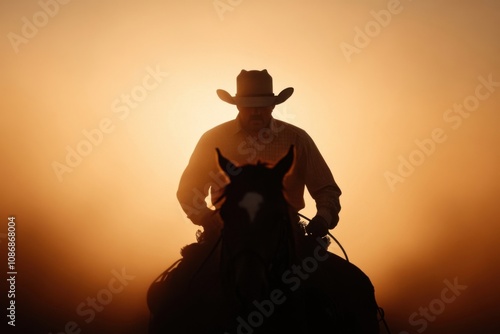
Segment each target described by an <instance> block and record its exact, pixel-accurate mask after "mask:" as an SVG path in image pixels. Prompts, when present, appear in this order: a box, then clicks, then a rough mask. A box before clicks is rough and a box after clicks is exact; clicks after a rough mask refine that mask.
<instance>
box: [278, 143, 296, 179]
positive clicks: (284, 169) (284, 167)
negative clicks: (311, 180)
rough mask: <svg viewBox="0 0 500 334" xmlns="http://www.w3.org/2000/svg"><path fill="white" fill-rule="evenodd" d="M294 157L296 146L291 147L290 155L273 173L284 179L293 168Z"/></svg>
mask: <svg viewBox="0 0 500 334" xmlns="http://www.w3.org/2000/svg"><path fill="white" fill-rule="evenodd" d="M294 156H295V150H294V146H293V145H291V146H290V149H289V150H288V153H287V154H286V155H285V156H284V157H283V158H281V160H280V161H278V163H277V164H276V165H275V166H274V167H273V171H274V172H275V173H277V174H278V175H279V176H280V177H281V178H283V177H284V176H285V174H286V173H288V171H289V170H290V168H292V165H293V159H294Z"/></svg>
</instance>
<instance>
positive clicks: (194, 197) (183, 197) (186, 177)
mask: <svg viewBox="0 0 500 334" xmlns="http://www.w3.org/2000/svg"><path fill="white" fill-rule="evenodd" d="M209 142H210V141H209V140H208V139H207V138H206V136H205V135H203V136H202V137H201V138H200V140H199V142H198V144H197V145H196V147H195V149H194V151H193V154H192V155H191V158H190V159H189V163H188V165H187V167H186V169H185V170H184V172H183V173H182V176H181V179H180V181H179V187H178V189H177V199H178V200H179V203H180V205H181V207H182V209H183V210H184V212H185V213H186V215H187V217H188V218H189V219H191V221H192V222H193V223H194V224H196V225H203V223H204V221H205V220H206V216H207V215H209V214H211V213H213V210H210V209H209V208H208V207H207V203H206V202H205V199H206V197H207V196H208V192H209V189H210V187H213V186H214V182H213V180H212V179H211V178H210V175H211V173H214V169H215V167H216V166H215V148H213V147H211V145H210V144H209Z"/></svg>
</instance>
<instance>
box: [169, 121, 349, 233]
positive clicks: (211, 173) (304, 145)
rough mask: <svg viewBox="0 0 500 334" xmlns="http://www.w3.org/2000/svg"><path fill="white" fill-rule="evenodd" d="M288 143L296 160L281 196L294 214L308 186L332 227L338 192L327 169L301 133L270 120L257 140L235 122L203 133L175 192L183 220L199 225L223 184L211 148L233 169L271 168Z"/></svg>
mask: <svg viewBox="0 0 500 334" xmlns="http://www.w3.org/2000/svg"><path fill="white" fill-rule="evenodd" d="M291 145H294V146H295V162H294V166H293V168H292V170H291V172H290V173H288V174H287V176H286V177H285V179H284V180H283V190H284V195H285V198H286V199H287V201H288V203H289V205H290V206H291V207H292V208H293V209H294V210H295V211H296V212H299V211H300V210H301V209H303V208H304V207H305V202H304V189H305V187H307V190H308V191H309V193H310V195H311V197H312V198H313V199H314V201H315V202H316V209H317V214H318V215H320V216H321V217H323V218H324V219H325V220H326V221H327V223H328V224H329V227H330V228H333V227H334V226H335V225H336V224H337V221H338V213H339V211H340V203H339V196H340V195H341V191H340V189H339V187H338V185H337V184H336V182H335V180H334V178H333V175H332V173H331V171H330V168H329V167H328V166H327V164H326V162H325V160H324V158H323V157H322V155H321V153H320V152H319V150H318V148H317V146H316V144H315V143H314V141H313V140H312V138H311V137H310V136H309V135H308V134H307V133H306V132H305V131H304V130H302V129H300V128H298V127H296V126H294V125H292V124H289V123H286V122H283V121H280V120H277V119H274V118H272V119H271V122H270V126H269V128H265V129H262V130H261V131H259V132H258V134H257V135H256V136H252V135H250V134H248V133H247V132H246V131H245V130H244V129H243V128H242V127H241V125H240V122H239V119H238V118H236V119H234V120H231V121H228V122H226V123H223V124H221V125H218V126H216V127H215V128H212V129H211V130H209V131H207V132H205V133H204V134H203V135H202V137H201V138H200V140H199V142H198V144H197V145H196V147H195V149H194V151H193V154H192V155H191V158H190V160H189V163H188V165H187V167H186V169H185V170H184V173H183V174H182V176H181V179H180V182H179V188H178V191H177V198H178V200H179V202H180V204H181V206H182V208H183V210H184V211H185V212H186V214H187V216H188V218H190V219H191V220H192V221H193V223H195V224H198V225H201V224H202V222H201V221H200V219H201V218H202V216H203V213H205V212H206V211H207V209H208V208H207V204H206V201H205V199H206V197H207V196H208V195H209V194H210V195H211V199H212V203H216V199H217V198H219V196H220V195H221V194H222V192H223V189H224V186H225V185H226V184H227V182H228V178H227V177H226V176H225V175H224V174H223V172H222V171H221V169H220V168H219V166H218V164H217V157H216V148H219V149H220V151H221V153H222V154H223V155H224V156H225V157H226V158H227V159H229V160H230V161H231V162H233V163H234V164H235V165H237V166H242V165H246V164H255V163H257V162H258V161H260V162H263V163H268V164H269V165H270V166H272V165H274V164H275V163H276V162H278V161H279V160H280V159H281V158H282V157H283V156H285V155H286V153H287V152H288V150H289V148H290V146H291ZM215 206H216V207H217V203H216V204H215Z"/></svg>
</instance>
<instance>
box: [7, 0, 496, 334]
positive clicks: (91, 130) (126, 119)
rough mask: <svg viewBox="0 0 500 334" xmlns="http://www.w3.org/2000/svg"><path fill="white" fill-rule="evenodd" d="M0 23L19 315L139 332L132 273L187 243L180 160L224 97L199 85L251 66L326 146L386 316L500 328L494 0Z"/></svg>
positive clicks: (114, 6) (228, 84) (177, 6)
mask: <svg viewBox="0 0 500 334" xmlns="http://www.w3.org/2000/svg"><path fill="white" fill-rule="evenodd" d="M0 33H1V35H2V36H3V38H2V40H1V42H0V57H1V58H0V70H1V76H0V89H1V92H2V93H1V96H2V98H1V99H0V110H1V111H0V112H1V119H0V133H1V136H2V140H1V141H0V148H1V165H0V171H1V183H0V184H1V190H2V191H1V195H0V196H1V197H0V200H1V201H0V222H2V223H1V224H2V225H0V226H1V227H0V247H1V249H2V254H3V252H5V251H6V245H7V240H6V234H5V233H6V232H7V224H8V217H9V216H11V215H14V216H15V217H16V226H17V253H16V254H17V271H18V276H17V288H18V290H17V301H18V305H19V308H18V312H17V316H18V317H17V322H18V327H17V328H18V329H19V326H22V325H26V326H27V325H28V324H30V325H33V326H36V327H37V328H38V329H39V330H40V333H49V332H50V331H52V333H54V334H55V333H59V332H61V331H64V328H65V326H66V325H67V324H68V323H70V324H71V323H72V322H74V323H75V324H76V325H75V326H78V328H81V329H82V333H103V332H113V333H138V332H141V331H142V332H143V331H144V330H145V328H146V327H145V326H146V323H147V317H148V313H147V308H146V304H145V293H146V289H147V287H148V285H149V284H150V283H151V281H152V280H153V279H154V278H155V277H156V275H158V274H159V273H160V272H161V271H162V270H163V269H165V268H166V267H167V266H168V265H169V264H170V263H171V262H172V261H173V260H175V259H177V258H178V257H179V249H180V248H181V247H182V246H184V245H185V244H187V243H190V242H193V241H194V240H195V239H194V233H195V232H196V228H195V226H193V225H192V224H191V223H190V222H189V221H188V220H186V218H185V217H184V214H183V212H182V211H181V209H180V207H179V205H178V203H177V201H176V198H175V192H176V189H177V184H178V180H179V177H180V175H181V173H182V171H183V169H184V167H185V166H186V164H187V160H188V159H189V156H190V154H191V152H192V150H193V148H194V145H195V144H196V142H197V140H198V139H199V137H200V136H201V134H202V133H203V132H204V131H206V130H208V129H210V128H211V127H213V126H215V125H217V124H219V123H221V122H224V121H227V120H230V119H232V118H234V117H235V115H236V110H235V108H234V106H230V105H228V104H226V103H224V102H222V101H220V100H219V99H218V97H217V95H216V94H215V91H216V89H218V88H222V89H225V90H227V91H229V92H230V93H232V94H234V93H235V90H236V75H237V74H238V73H239V72H240V70H241V69H259V70H260V69H264V68H265V69H267V70H268V71H269V72H270V74H271V75H272V76H273V78H274V89H275V91H276V92H279V91H281V90H282V89H284V88H286V87H290V86H291V87H294V88H295V93H294V95H293V96H292V97H291V98H290V99H289V100H287V101H286V102H285V103H284V104H283V105H280V106H278V107H277V108H276V109H275V112H274V115H275V117H277V118H280V119H282V120H285V121H287V122H290V123H292V124H295V125H297V126H299V127H301V128H303V129H305V130H306V131H307V132H308V133H309V134H310V135H311V136H312V138H313V139H314V140H315V142H316V144H317V145H318V147H319V148H320V150H321V152H322V153H323V155H324V157H325V159H326V161H327V162H328V164H329V165H330V167H331V169H332V172H333V174H334V177H335V179H336V181H337V183H338V184H339V186H340V187H341V189H342V191H343V195H342V197H341V204H342V212H341V217H340V223H339V225H338V227H337V228H336V229H335V230H334V234H335V235H336V236H337V237H338V238H339V239H340V241H341V242H342V244H343V246H344V247H345V248H346V250H347V251H348V254H349V257H350V259H351V261H352V262H354V263H355V264H356V265H358V266H359V267H360V268H361V269H362V270H363V271H365V273H366V274H367V275H368V276H369V277H370V278H371V279H372V282H373V284H374V286H375V288H376V293H377V299H378V302H379V304H380V305H381V306H382V307H384V308H385V310H386V315H387V320H388V321H389V324H390V325H391V329H392V333H398V334H403V333H423V332H425V333H429V334H431V333H438V334H442V333H460V334H462V333H463V334H466V333H472V332H474V333H496V332H498V331H500V325H498V320H496V318H497V317H498V315H499V314H500V304H499V303H498V300H499V298H500V288H499V287H497V286H496V284H497V282H498V281H499V280H500V271H499V269H498V268H499V265H500V263H499V262H500V261H499V257H498V251H499V247H498V235H499V230H500V228H499V227H498V224H499V223H500V210H499V205H498V198H499V197H500V182H499V181H498V177H499V172H498V171H499V170H500V168H499V167H500V149H499V144H500V131H499V128H500V113H499V112H500V110H499V109H500V57H499V56H500V2H498V1H494V0H489V1H487V0H479V1H477V0H476V1H473V0H469V1H465V0H462V1H452V0H445V1H431V0H413V1H412V0H401V1H395V0H389V1H378V0H377V1H375V0H374V1H368V0H366V1H362V0H357V1H327V0H315V1H305V0H288V1H285V0H267V1H264V0H251V1H250V0H247V1H245V0H216V1H214V0H203V1H202V0H196V1H195V0H184V1H159V0H148V1H132V0H128V1H68V0H65V1H63V0H59V1H58V2H57V1H56V0H40V1H34V0H33V1H26V0H22V1H16V2H10V1H9V2H7V1H2V2H1V3H0ZM307 204H308V205H307V208H306V209H305V210H304V211H303V213H304V214H306V215H308V216H313V215H314V214H315V211H314V210H315V209H314V203H312V202H311V201H310V200H309V199H308V201H307ZM331 250H332V251H334V252H336V253H339V251H338V249H336V248H335V247H332V249H331ZM339 254H340V253H339ZM2 259H3V260H2V261H7V260H5V259H6V256H2ZM2 275H3V276H2V280H4V279H5V277H4V276H6V272H5V271H4V272H2ZM117 275H118V276H120V275H121V276H120V277H122V278H123V277H127V278H128V280H127V279H123V280H122V281H120V282H122V283H123V289H118V285H119V284H117V285H116V286H115V288H116V289H115V291H116V293H113V294H112V295H110V296H111V299H109V300H106V302H107V304H106V305H104V306H102V309H100V311H99V312H97V311H92V310H93V309H92V308H90V307H89V306H88V304H87V303H88V298H96V296H100V298H101V300H102V298H105V297H103V296H104V292H102V291H103V289H104V290H105V289H108V290H109V284H110V282H115V283H116V280H115V281H113V277H117ZM4 282H5V281H4ZM450 285H451V286H454V290H453V289H451V288H449V286H450ZM3 286H4V285H3V284H2V287H3ZM457 287H458V288H457ZM2 289H4V288H2ZM445 289H448V290H445ZM118 291H119V292H118ZM443 291H445V292H443ZM1 295H2V300H1V302H2V306H3V305H7V304H6V303H7V298H6V297H5V292H4V291H2V292H1ZM106 296H107V297H109V296H108V295H106ZM107 297H106V298H107ZM453 297H455V298H453ZM82 303H83V304H82ZM424 308H427V309H429V310H428V311H426V312H427V313H426V314H427V316H426V315H424V313H425V312H424V311H422V310H423V309H424ZM3 322H4V323H5V322H6V320H5V317H4V320H3ZM4 323H3V324H2V325H4ZM70 326H71V325H70Z"/></svg>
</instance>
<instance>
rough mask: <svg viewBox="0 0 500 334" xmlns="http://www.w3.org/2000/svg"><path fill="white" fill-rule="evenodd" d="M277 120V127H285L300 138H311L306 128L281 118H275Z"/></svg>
mask: <svg viewBox="0 0 500 334" xmlns="http://www.w3.org/2000/svg"><path fill="white" fill-rule="evenodd" d="M274 122H275V128H276V129H280V128H281V129H285V131H287V132H289V133H292V134H294V135H295V136H297V137H298V138H301V139H310V138H311V136H309V134H308V133H307V132H306V130H304V129H302V128H299V127H298V126H296V125H293V124H291V123H288V122H285V121H282V120H279V119H274Z"/></svg>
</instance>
